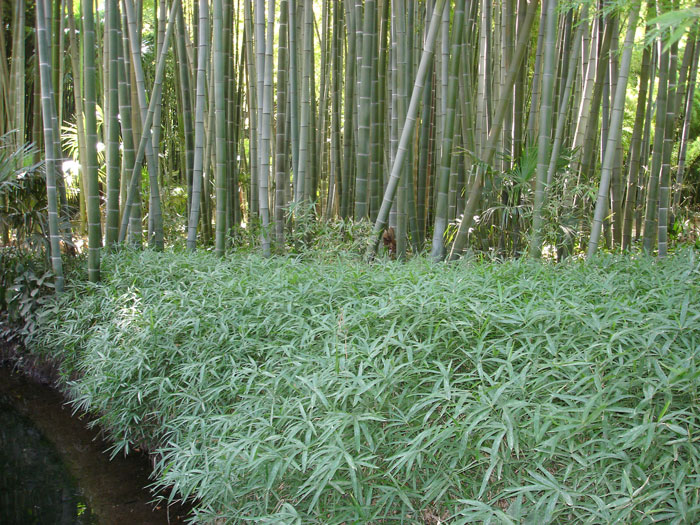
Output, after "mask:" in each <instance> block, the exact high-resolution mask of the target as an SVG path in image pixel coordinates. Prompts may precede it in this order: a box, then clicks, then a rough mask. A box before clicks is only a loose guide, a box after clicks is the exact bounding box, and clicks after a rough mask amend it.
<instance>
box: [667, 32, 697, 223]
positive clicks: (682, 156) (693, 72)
mask: <svg viewBox="0 0 700 525" xmlns="http://www.w3.org/2000/svg"><path fill="white" fill-rule="evenodd" d="M696 38H697V29H696ZM688 45H690V44H688ZM685 52H686V53H688V50H686V51H685ZM698 60H700V42H698V41H697V40H694V42H693V57H692V62H691V65H690V72H689V74H688V88H687V90H686V95H685V100H684V101H683V107H684V114H683V124H682V128H681V139H680V146H679V149H678V170H677V172H676V185H675V191H674V193H673V209H674V210H677V209H678V206H680V203H681V193H682V191H683V182H684V177H685V162H686V154H687V149H688V134H689V133H690V119H691V115H692V108H693V100H694V96H695V85H696V79H697V74H698Z"/></svg>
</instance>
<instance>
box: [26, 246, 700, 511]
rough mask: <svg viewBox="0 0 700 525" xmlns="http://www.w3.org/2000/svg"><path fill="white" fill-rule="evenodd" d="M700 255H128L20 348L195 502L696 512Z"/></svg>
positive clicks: (44, 317)
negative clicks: (44, 356) (60, 374)
mask: <svg viewBox="0 0 700 525" xmlns="http://www.w3.org/2000/svg"><path fill="white" fill-rule="evenodd" d="M699 271H700V269H699V265H698V261H697V259H696V255H695V254H694V253H693V252H691V251H683V252H681V253H679V254H677V255H675V256H673V257H671V258H669V259H668V260H665V261H661V262H658V263H654V262H653V261H652V260H651V259H647V258H644V257H642V258H636V259H633V258H623V257H620V256H610V255H607V256H601V257H599V258H597V259H594V260H593V261H589V262H587V263H583V262H576V261H572V262H568V263H564V264H560V265H551V264H538V263H534V262H532V261H508V262H505V263H502V264H493V263H473V262H462V263H458V264H454V265H433V264H431V263H429V262H427V261H426V260H424V259H421V258H416V259H414V260H412V261H411V262H409V263H407V264H397V263H393V262H386V263H383V264H375V265H366V264H364V263H361V262H358V261H355V260H352V259H348V258H343V257H338V258H336V259H334V260H332V261H329V260H313V259H305V260H301V259H297V258H292V257H287V258H275V259H268V260H264V259H261V258H259V257H256V256H250V255H237V256H234V257H231V258H229V259H225V260H220V259H216V258H215V257H213V256H212V255H209V254H206V253H197V254H194V255H189V254H172V253H166V254H156V253H152V252H148V251H147V252H144V253H132V252H128V251H127V252H123V253H121V254H117V255H111V256H108V257H107V258H106V259H105V264H104V276H105V282H104V283H103V284H100V285H95V284H90V283H76V284H74V285H73V288H72V290H69V291H68V292H67V293H65V294H63V295H62V296H61V297H59V298H57V300H56V301H55V302H54V303H52V305H51V306H49V307H46V308H44V309H43V310H42V314H41V316H40V328H39V330H37V331H36V332H35V333H34V334H33V335H32V337H31V340H30V344H31V347H32V348H33V349H34V351H36V352H45V353H48V354H51V355H54V354H55V353H56V354H58V355H60V356H61V358H62V360H63V371H64V374H65V377H66V381H67V382H66V384H67V386H68V388H69V390H70V393H71V395H72V397H73V399H74V400H75V401H74V402H75V406H76V407H79V408H84V409H89V410H92V411H94V412H95V413H97V414H100V418H99V422H100V424H102V425H104V426H105V427H106V428H107V429H108V430H109V432H110V433H111V435H112V437H113V438H114V440H115V445H114V449H113V451H114V453H117V452H119V451H122V450H128V449H129V448H130V447H131V443H134V442H137V443H140V442H142V441H147V442H150V443H151V444H152V445H154V446H155V447H156V448H155V450H156V452H157V453H158V454H159V457H160V460H159V461H158V463H157V484H159V485H162V486H172V487H173V491H174V492H178V493H179V494H180V495H181V496H183V497H186V496H195V497H196V498H198V499H197V501H198V503H197V507H196V511H195V516H194V519H195V520H196V521H201V522H214V521H216V520H221V522H231V523H238V522H243V521H254V522H261V523H265V522H267V523H367V522H399V523H400V522H403V523H421V522H422V523H436V522H437V521H438V520H443V521H446V520H447V521H450V522H452V523H473V522H492V523H496V522H498V523H520V522H530V523H547V522H572V523H582V522H595V523H600V522H605V523H610V522H645V521H665V522H672V523H681V522H696V521H697V520H698V518H699V514H700V496H699V494H700V477H698V474H697V473H698V472H699V471H700V448H699V447H698V445H697V436H698V435H699V434H700V428H699V427H700V425H699V421H700V419H699V418H700V408H699V407H700V404H698V386H699V381H700V380H699V378H700V368H698V362H697V359H698V357H697V353H698V348H699V346H700V345H699V343H700V304H699V302H698V297H700V295H699V292H700V290H699V286H698V273H699ZM72 375H76V376H78V379H75V380H73V381H68V378H69V377H70V376H72ZM173 497H175V495H173ZM217 522H218V521H217Z"/></svg>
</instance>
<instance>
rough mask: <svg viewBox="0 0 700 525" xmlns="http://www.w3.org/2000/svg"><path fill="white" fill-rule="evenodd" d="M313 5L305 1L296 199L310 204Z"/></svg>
mask: <svg viewBox="0 0 700 525" xmlns="http://www.w3.org/2000/svg"><path fill="white" fill-rule="evenodd" d="M312 9H313V7H312V5H311V2H310V1H306V2H304V45H303V48H304V49H303V60H302V62H303V65H302V70H303V73H302V82H301V111H300V112H299V113H300V122H299V131H300V133H299V166H298V173H297V176H296V179H297V186H296V188H295V201H296V202H297V203H299V202H305V203H307V204H308V202H309V199H310V197H311V188H310V187H309V186H310V185H311V184H310V181H311V179H312V177H311V176H309V174H308V173H307V172H308V171H309V164H310V163H309V158H308V156H309V146H310V143H311V140H310V137H311V132H310V130H309V126H310V120H311V61H312V60H313V46H312V38H313V10H312Z"/></svg>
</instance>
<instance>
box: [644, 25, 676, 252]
mask: <svg viewBox="0 0 700 525" xmlns="http://www.w3.org/2000/svg"><path fill="white" fill-rule="evenodd" d="M657 46H658V48H659V57H660V58H659V74H658V77H659V80H658V88H657V95H656V120H655V125H654V146H653V152H652V158H651V170H650V171H649V181H648V184H647V195H646V208H645V213H644V242H643V248H644V251H645V252H646V253H647V254H649V253H651V251H652V250H653V246H654V241H655V237H656V233H657V228H658V226H657V212H658V206H659V205H658V194H659V172H660V171H661V163H662V162H661V160H662V156H663V146H664V132H665V129H666V104H667V100H668V70H669V62H670V57H669V52H668V51H662V50H661V47H662V46H663V43H662V42H661V39H660V38H659V40H658V42H657Z"/></svg>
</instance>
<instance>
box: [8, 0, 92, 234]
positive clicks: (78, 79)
mask: <svg viewBox="0 0 700 525" xmlns="http://www.w3.org/2000/svg"><path fill="white" fill-rule="evenodd" d="M23 1H24V0H21V2H23ZM21 2H20V3H21ZM67 8H68V13H69V15H68V44H69V53H70V62H71V71H72V73H73V99H74V104H75V122H76V127H77V129H78V159H79V161H80V178H79V188H80V195H79V207H80V225H81V226H80V228H81V229H82V230H83V231H85V230H86V229H87V207H86V204H85V199H86V195H87V181H86V180H85V164H86V162H87V151H86V147H85V120H84V113H85V112H84V110H83V91H82V72H81V70H80V55H79V50H78V38H77V29H76V26H75V16H74V15H73V0H68V2H67ZM22 107H24V103H22Z"/></svg>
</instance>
